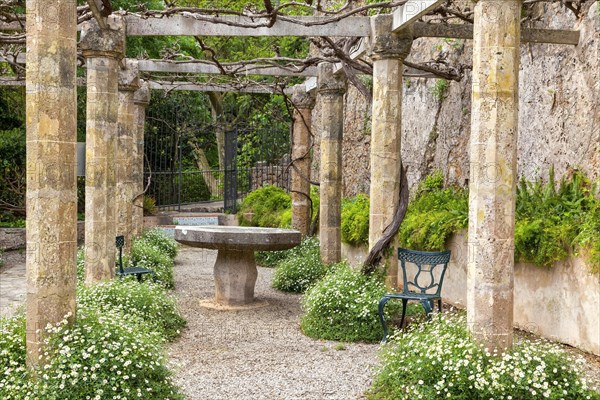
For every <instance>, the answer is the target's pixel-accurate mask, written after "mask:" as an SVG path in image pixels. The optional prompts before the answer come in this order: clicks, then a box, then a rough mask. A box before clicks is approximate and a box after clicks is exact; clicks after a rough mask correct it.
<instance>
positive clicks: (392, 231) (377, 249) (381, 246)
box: [362, 167, 409, 274]
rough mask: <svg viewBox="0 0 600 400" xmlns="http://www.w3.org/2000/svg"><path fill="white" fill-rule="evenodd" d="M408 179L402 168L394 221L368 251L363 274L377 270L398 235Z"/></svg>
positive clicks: (406, 206)
mask: <svg viewBox="0 0 600 400" xmlns="http://www.w3.org/2000/svg"><path fill="white" fill-rule="evenodd" d="M408 195H409V192H408V179H407V177H406V168H404V167H403V168H402V178H401V180H400V203H399V204H398V209H397V210H396V214H394V219H393V220H392V222H391V224H389V225H388V226H387V227H386V228H385V230H384V231H383V236H382V237H381V238H380V239H379V240H378V241H377V243H375V245H374V246H373V247H372V248H371V251H369V254H368V255H367V258H366V260H365V263H364V264H363V266H362V271H363V273H365V274H370V273H373V272H374V271H375V270H376V269H377V265H378V264H379V263H380V261H381V259H382V258H383V253H384V251H385V250H387V248H388V247H389V246H390V243H391V242H392V240H393V239H394V236H396V234H397V233H398V230H399V229H400V225H401V224H402V221H404V217H405V216H406V210H407V209H408V197H409V196H408Z"/></svg>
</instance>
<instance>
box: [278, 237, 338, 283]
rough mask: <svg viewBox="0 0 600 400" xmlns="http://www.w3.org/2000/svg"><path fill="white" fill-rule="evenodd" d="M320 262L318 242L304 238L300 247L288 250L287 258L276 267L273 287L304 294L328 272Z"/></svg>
mask: <svg viewBox="0 0 600 400" xmlns="http://www.w3.org/2000/svg"><path fill="white" fill-rule="evenodd" d="M329 268H330V267H329V266H327V265H325V264H323V263H322V262H321V252H320V249H319V241H318V240H317V239H316V238H306V239H304V241H303V242H302V243H301V244H300V246H298V247H296V248H294V249H292V250H289V253H288V254H287V257H286V258H285V259H284V260H283V261H281V263H280V264H279V265H277V269H276V270H275V274H274V275H273V287H274V288H275V289H279V290H282V291H284V292H294V293H304V292H305V291H306V290H307V289H308V288H309V287H310V286H312V285H313V284H314V283H315V282H317V281H318V280H319V279H321V278H322V277H323V276H324V275H325V274H326V273H327V271H328V270H329Z"/></svg>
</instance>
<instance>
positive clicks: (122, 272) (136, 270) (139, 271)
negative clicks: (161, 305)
mask: <svg viewBox="0 0 600 400" xmlns="http://www.w3.org/2000/svg"><path fill="white" fill-rule="evenodd" d="M116 245H117V249H119V261H118V264H119V270H118V271H117V276H119V277H121V278H123V277H124V276H128V275H135V276H136V277H137V280H138V282H141V281H142V275H145V274H152V275H155V274H154V271H152V270H150V269H147V268H142V267H129V268H123V246H125V236H117V237H116Z"/></svg>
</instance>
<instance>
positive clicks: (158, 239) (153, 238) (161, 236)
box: [141, 228, 178, 259]
mask: <svg viewBox="0 0 600 400" xmlns="http://www.w3.org/2000/svg"><path fill="white" fill-rule="evenodd" d="M141 240H143V241H145V242H148V243H149V244H151V245H152V246H154V247H157V248H158V249H159V250H160V251H162V252H163V253H164V254H166V255H167V256H169V257H170V258H172V259H173V258H175V256H177V250H178V245H177V242H176V241H175V240H174V239H173V238H172V237H169V236H167V235H166V234H165V233H164V232H163V231H162V230H161V229H157V228H155V229H147V230H145V231H144V232H143V233H142V236H141Z"/></svg>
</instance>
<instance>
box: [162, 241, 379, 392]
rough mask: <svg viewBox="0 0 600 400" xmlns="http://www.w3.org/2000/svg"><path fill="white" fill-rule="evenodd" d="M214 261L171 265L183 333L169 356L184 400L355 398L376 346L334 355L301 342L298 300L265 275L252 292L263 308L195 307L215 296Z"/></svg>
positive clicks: (365, 382)
mask: <svg viewBox="0 0 600 400" xmlns="http://www.w3.org/2000/svg"><path fill="white" fill-rule="evenodd" d="M215 258H216V252H215V251H210V250H203V249H194V248H189V247H187V248H186V247H184V248H182V249H181V252H180V254H179V256H178V257H177V259H176V265H175V277H176V288H177V289H176V290H175V295H176V296H177V298H178V299H179V305H180V307H181V311H182V313H183V314H184V316H185V317H186V319H187V320H188V326H187V328H186V329H185V330H184V331H183V333H182V335H181V337H180V338H179V339H178V340H177V341H176V342H174V343H173V344H171V345H170V347H169V354H170V359H171V364H172V366H173V368H174V370H175V373H176V382H177V384H178V385H179V386H180V387H181V388H182V389H183V392H184V393H185V395H186V397H187V398H189V399H202V400H204V399H206V400H211V399H219V400H220V399H226V400H233V399H246V400H254V399H269V400H275V399H303V400H304V399H306V400H311V399H315V400H317V399H319V400H321V399H334V400H347V399H357V398H362V397H361V396H362V393H364V391H365V390H366V389H367V388H368V387H369V384H370V381H371V377H372V375H373V367H374V366H375V364H376V363H377V358H376V353H377V350H378V347H379V346H378V345H368V344H345V345H344V346H343V347H344V350H336V345H337V343H336V342H329V341H321V340H314V339H310V338H308V337H306V336H304V335H303V334H302V333H301V331H300V327H299V318H300V315H301V309H300V298H301V296H299V295H293V294H284V293H281V292H278V291H276V290H275V289H272V288H271V276H272V273H273V270H271V269H268V268H260V267H259V273H258V280H257V283H256V291H255V295H256V297H257V299H258V300H259V301H266V302H267V305H266V306H264V307H261V308H255V309H251V310H243V311H218V310H212V309H207V308H204V307H201V306H200V300H203V299H207V298H211V297H212V296H213V294H214V283H213V276H212V274H213V271H212V267H213V264H214V261H215ZM339 347H340V346H338V347H337V348H338V349H339Z"/></svg>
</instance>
